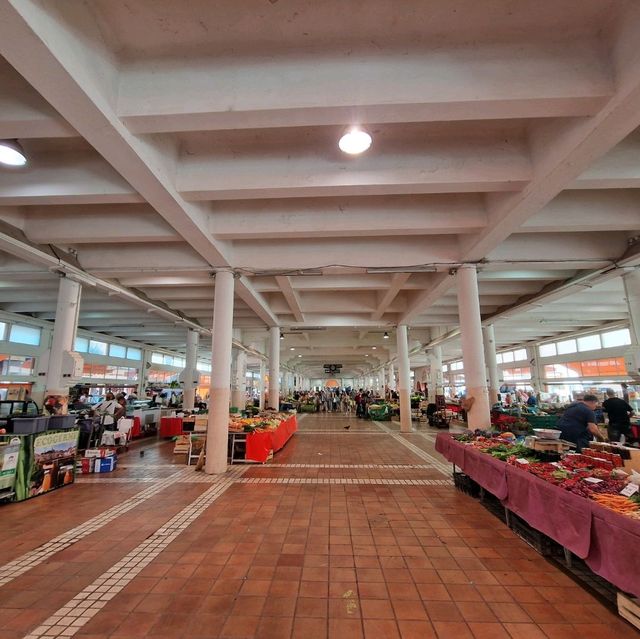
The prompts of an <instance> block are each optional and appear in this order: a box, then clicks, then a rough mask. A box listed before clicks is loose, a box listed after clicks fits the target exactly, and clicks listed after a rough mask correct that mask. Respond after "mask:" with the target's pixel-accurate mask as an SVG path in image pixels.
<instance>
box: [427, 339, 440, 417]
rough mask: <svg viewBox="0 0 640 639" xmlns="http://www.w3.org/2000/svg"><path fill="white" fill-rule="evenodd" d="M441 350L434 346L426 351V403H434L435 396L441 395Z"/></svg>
mask: <svg viewBox="0 0 640 639" xmlns="http://www.w3.org/2000/svg"><path fill="white" fill-rule="evenodd" d="M442 385H443V384H442V348H440V346H434V347H432V348H430V349H429V350H428V351H427V401H428V402H429V403H430V404H435V403H436V395H442V394H443V392H444V391H443V389H442Z"/></svg>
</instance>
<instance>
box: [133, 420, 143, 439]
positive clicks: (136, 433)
mask: <svg viewBox="0 0 640 639" xmlns="http://www.w3.org/2000/svg"><path fill="white" fill-rule="evenodd" d="M140 435H142V426H141V425H140V418H139V417H134V418H133V428H132V429H131V438H132V439H133V438H134V437H140Z"/></svg>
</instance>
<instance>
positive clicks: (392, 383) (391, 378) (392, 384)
mask: <svg viewBox="0 0 640 639" xmlns="http://www.w3.org/2000/svg"><path fill="white" fill-rule="evenodd" d="M387 386H388V387H389V390H390V391H392V390H395V389H396V374H395V371H394V369H393V363H392V362H389V369H388V381H387Z"/></svg>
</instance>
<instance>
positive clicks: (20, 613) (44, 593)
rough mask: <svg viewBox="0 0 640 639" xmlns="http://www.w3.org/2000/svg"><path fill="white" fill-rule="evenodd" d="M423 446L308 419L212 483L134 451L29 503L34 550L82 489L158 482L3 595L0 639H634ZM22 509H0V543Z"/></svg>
mask: <svg viewBox="0 0 640 639" xmlns="http://www.w3.org/2000/svg"><path fill="white" fill-rule="evenodd" d="M349 423H351V424H352V426H351V428H350V429H349V430H345V429H344V426H345V425H348V424H349ZM388 429H390V431H391V432H389V430H388ZM356 431H358V432H356ZM391 433H393V434H391ZM432 440H433V434H432V433H430V432H425V433H417V434H409V435H406V436H405V435H403V436H399V435H396V434H395V432H394V429H393V425H392V424H389V423H388V422H387V423H385V424H376V423H373V422H363V421H361V420H356V419H355V418H353V419H351V420H349V419H347V418H346V417H343V416H340V415H332V414H330V415H309V416H306V417H305V418H304V419H303V420H302V422H301V425H300V431H299V433H298V434H296V435H295V436H294V437H293V439H292V440H291V441H290V442H289V443H288V444H287V446H286V447H285V449H284V450H283V451H281V452H280V453H279V454H278V455H276V458H275V459H274V461H273V463H271V464H267V465H265V466H260V467H256V466H252V467H239V468H236V469H235V470H234V472H233V475H234V476H232V477H226V478H223V479H221V478H217V479H214V478H208V477H204V476H202V475H199V474H198V475H195V474H194V473H193V472H192V471H191V470H186V471H184V470H183V467H180V466H177V467H176V465H175V464H173V463H172V462H174V461H175V460H174V459H173V457H172V455H171V452H170V451H171V444H164V445H161V446H159V447H158V448H157V449H155V452H154V451H153V450H150V451H149V452H148V453H147V454H145V457H140V456H139V455H138V453H137V451H132V452H131V453H129V455H128V456H127V455H125V456H123V457H122V458H121V468H120V469H119V470H118V471H116V472H115V473H112V474H110V475H107V476H105V477H104V478H102V477H100V478H92V479H96V480H98V481H92V482H87V483H82V484H79V485H78V486H75V487H71V488H68V489H64V490H61V491H59V492H58V493H52V494H51V495H46V496H43V497H40V498H38V499H35V500H33V501H32V502H28V504H27V505H28V506H29V507H30V508H31V515H32V517H33V519H32V520H31V523H32V526H33V529H34V534H36V535H39V537H38V538H44V537H45V533H46V531H47V516H48V515H50V514H52V513H51V512H50V509H52V508H55V509H56V512H59V511H60V509H62V510H63V512H64V511H68V512H69V513H70V519H69V522H70V526H69V527H70V528H71V527H73V526H74V525H77V524H78V523H80V522H81V521H84V519H89V518H90V517H91V515H93V514H95V499H96V497H95V495H96V491H98V490H103V491H104V494H105V498H106V497H107V496H108V495H110V494H111V493H112V492H117V493H118V494H119V491H123V490H126V492H125V493H123V498H124V499H126V498H127V496H128V495H130V494H131V492H132V491H136V490H137V491H141V490H144V489H146V488H148V487H149V486H150V485H153V484H152V481H153V479H154V478H157V480H158V481H162V480H166V481H167V482H168V484H169V485H167V486H166V487H165V488H163V489H162V490H160V491H158V492H157V493H155V494H153V495H151V496H149V497H148V498H147V499H145V500H144V501H143V502H142V503H141V504H139V505H137V506H136V507H135V508H132V509H131V510H130V511H128V512H125V513H123V514H122V515H120V516H119V517H117V518H116V519H114V520H113V521H112V522H111V523H109V524H107V525H106V526H104V527H103V528H102V529H100V530H97V531H95V532H94V533H92V534H91V535H89V536H87V537H86V538H84V539H82V540H80V541H78V542H77V543H76V544H74V545H73V546H71V547H69V548H68V549H67V550H65V551H63V552H61V553H57V554H56V555H53V556H52V557H50V558H48V559H46V560H45V561H43V562H42V563H41V564H39V565H38V566H37V567H34V568H33V569H32V570H30V571H28V572H26V573H25V574H23V575H21V576H18V577H17V578H16V579H14V580H13V581H12V582H11V583H9V584H7V585H5V586H4V587H2V588H1V589H0V639H18V638H21V637H25V636H32V637H47V636H74V635H75V636H78V637H81V638H82V639H106V638H107V637H110V638H113V639H133V638H134V637H136V638H137V637H145V636H148V637H156V638H159V639H169V638H177V637H183V636H189V637H195V638H201V639H215V638H229V639H232V638H233V639H239V638H242V637H247V638H248V637H256V638H259V639H291V638H298V637H303V638H304V639H314V638H316V637H321V638H323V639H327V638H329V637H331V638H333V637H336V638H337V637H340V638H344V637H348V638H350V639H351V638H358V637H366V638H367V639H380V638H385V637H389V638H399V637H402V638H404V639H411V638H417V637H420V638H429V637H438V638H439V639H444V638H454V637H455V638H456V639H458V638H462V639H464V638H465V637H470V638H474V637H475V638H476V639H481V638H485V637H486V638H491V639H493V638H500V637H513V638H516V637H518V638H521V637H522V638H525V639H526V638H527V637H540V638H544V637H547V638H548V639H559V638H562V637H576V636H577V637H596V636H597V637H599V638H603V639H606V638H607V637H614V636H615V637H617V638H621V639H625V638H626V637H636V636H637V633H636V632H635V630H633V629H632V628H631V627H630V626H628V625H627V624H625V623H624V622H623V621H621V620H620V619H619V618H618V617H617V616H616V615H615V614H613V613H612V612H610V611H609V610H608V609H607V608H606V607H604V606H603V605H602V604H600V603H599V602H598V601H597V600H595V599H594V598H593V597H591V596H590V595H589V594H588V593H586V592H585V591H583V590H582V589H581V588H579V587H577V586H576V585H575V584H574V583H573V581H571V579H569V578H568V577H567V576H565V575H564V574H563V573H562V572H561V571H559V570H558V569H557V568H555V567H554V566H553V565H551V564H549V563H547V562H546V561H545V560H543V559H542V558H541V557H540V556H539V555H537V554H536V553H535V552H534V551H533V550H532V549H531V548H530V547H529V546H527V545H526V544H525V543H524V542H522V541H521V540H520V539H519V538H517V537H516V536H515V535H514V534H513V533H512V532H511V531H510V530H509V529H507V528H506V527H505V526H504V525H503V524H501V523H500V522H499V521H498V520H497V519H495V518H494V517H493V516H492V515H490V514H489V513H488V512H487V511H486V510H485V509H484V508H483V507H481V506H480V505H479V504H478V503H477V502H476V501H474V500H472V499H471V498H469V497H467V496H465V495H463V494H461V493H460V492H458V491H456V490H455V489H454V488H453V486H452V485H451V482H450V481H449V478H448V477H447V476H446V474H445V473H446V468H445V467H444V466H443V465H442V463H441V458H439V456H438V455H437V453H435V451H434V449H433V443H432ZM403 442H406V443H403ZM430 459H433V460H435V463H431V462H430V461H429V460H430ZM167 476H169V479H167ZM103 479H104V480H106V481H101V480H103ZM410 480H415V481H420V482H422V483H420V484H414V485H410V484H409V483H406V484H403V483H400V482H403V481H406V482H408V481H410ZM194 481H196V482H198V483H193V482H194ZM274 481H278V482H280V483H273V482H274ZM308 482H313V483H308ZM320 482H322V483H320ZM96 483H103V484H104V485H103V486H99V485H96ZM52 497H56V499H52ZM85 503H86V505H87V506H88V507H90V512H87V513H86V516H85V518H84V519H83V518H82V515H83V514H85V510H84V509H85ZM111 504H112V502H111V500H107V502H106V503H105V510H106V509H107V508H108V507H109V506H110V505H111ZM20 507H21V504H16V505H15V506H10V507H9V510H6V508H3V509H0V523H1V524H2V530H3V531H4V532H5V538H6V539H7V538H8V539H10V538H11V537H12V535H13V532H14V531H16V530H22V529H23V528H20V526H24V522H18V521H17V520H18V519H19V517H17V516H15V514H14V513H13V512H12V511H13V510H14V509H15V510H17V509H18V508H20ZM9 512H10V513H11V514H10V516H9V517H7V516H6V515H5V513H9ZM5 522H8V523H7V524H6V525H5ZM53 536H54V535H53V534H52V535H51V536H50V537H53ZM112 566H115V567H112ZM70 602H72V603H70ZM94 607H95V608H96V611H94V610H92V608H94ZM58 611H59V614H58V615H57V616H55V617H54V618H53V620H52V615H53V614H54V613H56V612H58ZM46 619H48V620H49V624H50V625H45V626H43V625H42V624H43V622H44V621H45V620H46Z"/></svg>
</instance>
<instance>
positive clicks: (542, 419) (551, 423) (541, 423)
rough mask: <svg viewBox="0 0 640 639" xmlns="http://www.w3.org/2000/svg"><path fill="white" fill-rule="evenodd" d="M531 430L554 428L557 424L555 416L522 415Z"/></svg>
mask: <svg viewBox="0 0 640 639" xmlns="http://www.w3.org/2000/svg"><path fill="white" fill-rule="evenodd" d="M523 417H524V419H526V420H527V421H528V422H529V423H530V424H531V426H532V427H533V428H555V427H556V424H557V423H558V416H557V415H523Z"/></svg>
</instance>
